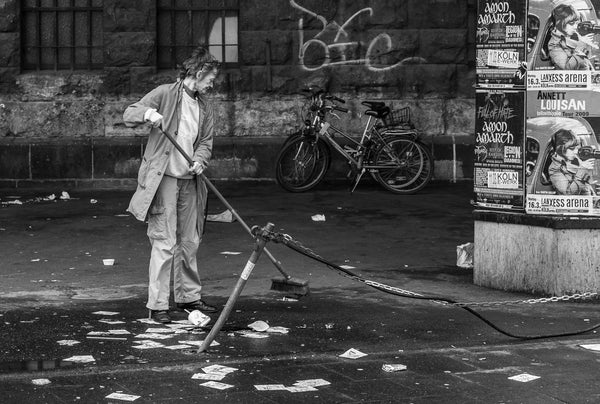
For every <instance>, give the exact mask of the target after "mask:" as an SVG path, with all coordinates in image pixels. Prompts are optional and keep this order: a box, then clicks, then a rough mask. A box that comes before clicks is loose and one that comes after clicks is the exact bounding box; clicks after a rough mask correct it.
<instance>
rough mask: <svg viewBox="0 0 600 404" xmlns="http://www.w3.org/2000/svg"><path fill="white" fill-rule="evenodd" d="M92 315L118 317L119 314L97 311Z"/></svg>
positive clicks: (116, 312)
mask: <svg viewBox="0 0 600 404" xmlns="http://www.w3.org/2000/svg"><path fill="white" fill-rule="evenodd" d="M92 314H97V315H99V316H116V315H117V314H119V312H118V311H95V312H93V313H92Z"/></svg>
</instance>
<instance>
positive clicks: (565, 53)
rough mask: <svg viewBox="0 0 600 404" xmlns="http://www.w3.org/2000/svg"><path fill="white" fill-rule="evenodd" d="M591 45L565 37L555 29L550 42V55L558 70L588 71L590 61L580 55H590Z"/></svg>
mask: <svg viewBox="0 0 600 404" xmlns="http://www.w3.org/2000/svg"><path fill="white" fill-rule="evenodd" d="M589 50H590V47H589V45H586V44H584V43H583V42H580V41H578V40H576V39H571V38H567V37H565V35H564V34H563V33H562V32H560V31H558V30H557V29H554V30H553V31H552V34H551V36H550V40H549V41H548V54H549V56H550V59H551V60H552V63H554V66H556V68H558V69H561V70H586V69H589V68H590V62H589V59H588V58H587V57H586V56H583V55H581V54H580V52H582V51H584V52H585V53H589Z"/></svg>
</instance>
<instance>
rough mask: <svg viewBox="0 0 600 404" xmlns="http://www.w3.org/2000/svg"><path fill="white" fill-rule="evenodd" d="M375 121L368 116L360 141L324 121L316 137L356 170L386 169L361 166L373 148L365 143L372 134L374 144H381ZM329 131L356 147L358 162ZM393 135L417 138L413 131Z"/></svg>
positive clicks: (370, 138) (366, 165)
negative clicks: (374, 138) (374, 140)
mask: <svg viewBox="0 0 600 404" xmlns="http://www.w3.org/2000/svg"><path fill="white" fill-rule="evenodd" d="M317 119H320V118H319V117H315V121H314V122H313V126H314V125H316V124H318V122H316V121H317ZM373 121H376V119H374V118H373V116H370V115H369V119H368V121H367V123H366V125H365V128H364V130H363V133H362V135H361V138H360V141H358V140H355V139H353V138H352V137H350V136H348V135H347V134H346V133H344V132H343V131H342V130H341V129H339V128H336V127H335V126H333V125H332V124H330V123H329V122H327V121H325V122H323V123H322V124H321V130H319V132H318V136H320V137H322V138H323V139H324V140H325V141H326V142H327V143H328V144H329V146H331V147H333V148H334V149H335V150H336V151H337V152H338V153H340V154H341V155H342V156H343V157H344V158H345V159H346V160H348V162H349V163H350V164H352V165H353V166H355V167H356V168H357V169H358V170H362V169H366V170H378V169H380V168H386V167H384V166H377V165H373V164H363V162H364V161H363V160H364V157H365V156H366V155H367V152H368V151H369V150H370V149H371V148H372V147H373V146H372V145H367V144H366V142H367V141H368V140H372V138H373V133H374V134H375V135H376V136H377V137H378V139H377V140H376V142H381V143H382V144H383V138H384V136H383V135H382V134H381V133H379V131H378V130H377V128H376V127H375V123H376V122H373ZM329 130H333V131H334V132H335V133H336V134H338V135H341V136H343V137H344V138H345V139H347V140H349V141H351V142H352V143H353V144H354V146H357V149H356V150H354V151H356V152H357V153H359V154H358V160H357V159H355V158H354V157H353V156H352V155H350V154H349V153H348V152H347V151H346V150H345V149H344V148H343V147H342V146H341V145H340V144H339V143H338V142H337V141H336V140H335V139H334V138H333V136H332V135H331V134H330V133H329ZM394 134H395V135H398V136H401V135H409V136H411V137H413V138H415V139H416V138H417V137H418V135H417V132H416V131H414V130H400V131H394ZM361 147H363V150H362V151H361V150H360V148H361Z"/></svg>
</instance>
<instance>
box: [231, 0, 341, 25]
mask: <svg viewBox="0 0 600 404" xmlns="http://www.w3.org/2000/svg"><path fill="white" fill-rule="evenodd" d="M296 3H297V4H299V6H300V7H301V8H304V9H307V10H309V11H310V12H311V13H310V14H309V13H307V12H305V11H300V10H299V9H298V8H296V7H294V6H292V5H291V4H290V2H289V1H281V0H266V1H265V0H244V2H243V7H241V8H240V31H261V30H264V29H269V28H275V27H276V28H277V29H285V30H295V29H297V27H298V21H299V19H300V18H302V19H303V20H304V27H305V28H320V27H322V23H321V22H320V21H319V20H318V19H317V18H315V17H313V16H311V14H315V13H316V14H319V15H324V16H325V17H326V18H331V17H333V15H335V12H336V10H337V4H336V3H337V1H336V0H317V1H315V0H309V1H302V2H299V1H296Z"/></svg>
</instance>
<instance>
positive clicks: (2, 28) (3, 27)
mask: <svg viewBox="0 0 600 404" xmlns="http://www.w3.org/2000/svg"><path fill="white" fill-rule="evenodd" d="M18 15H19V6H18V2H17V0H1V1H0V32H14V31H16V30H17V26H18V24H17V23H18Z"/></svg>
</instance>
